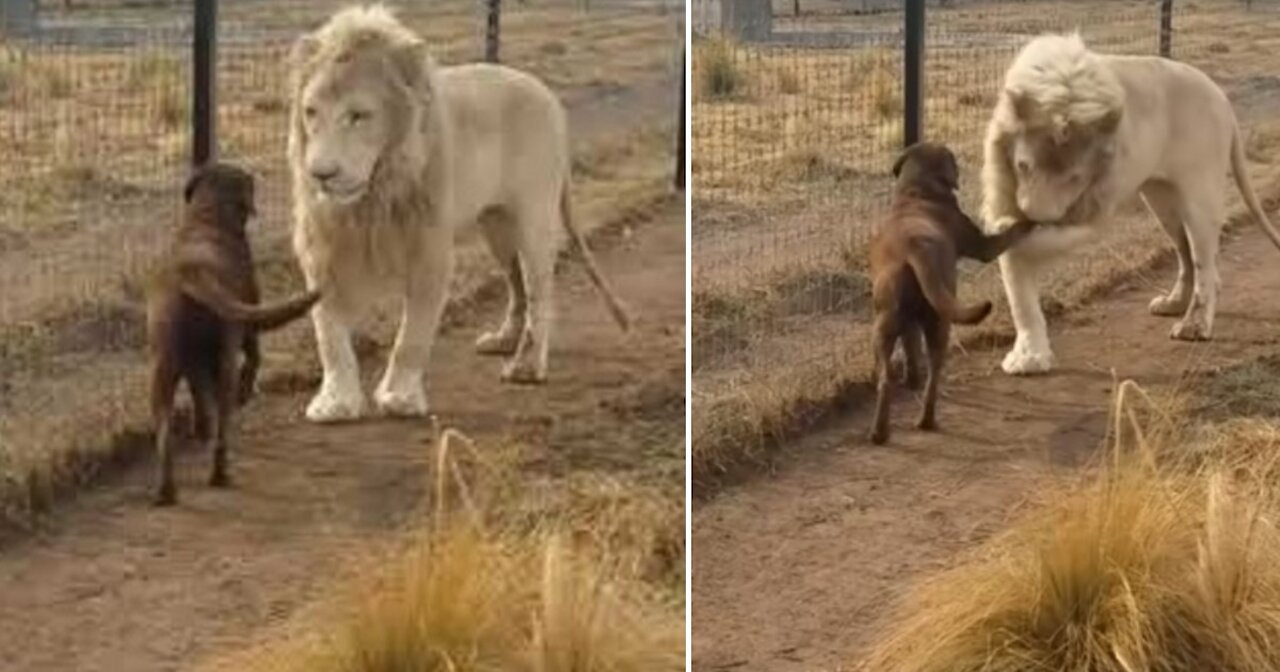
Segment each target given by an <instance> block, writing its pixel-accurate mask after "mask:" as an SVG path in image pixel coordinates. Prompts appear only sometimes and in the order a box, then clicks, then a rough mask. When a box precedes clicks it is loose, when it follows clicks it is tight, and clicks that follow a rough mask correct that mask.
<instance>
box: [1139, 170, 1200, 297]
mask: <svg viewBox="0 0 1280 672" xmlns="http://www.w3.org/2000/svg"><path fill="white" fill-rule="evenodd" d="M1142 202H1143V203H1145V204H1146V205H1147V210H1149V211H1150V212H1151V214H1152V216H1154V217H1155V218H1156V220H1157V221H1159V222H1160V226H1162V227H1164V230H1165V233H1167V234H1169V238H1171V239H1172V240H1173V245H1174V248H1175V249H1176V250H1177V252H1178V279H1177V280H1176V281H1175V283H1174V285H1173V288H1172V289H1170V290H1169V292H1168V293H1167V294H1162V295H1160V296H1157V297H1156V298H1154V299H1152V300H1151V303H1150V304H1149V305H1148V309H1149V310H1150V311H1151V314H1152V315H1160V316H1164V317H1176V316H1178V315H1182V314H1184V313H1186V312H1187V308H1188V306H1190V304H1191V296H1192V294H1193V293H1194V291H1195V285H1194V283H1195V263H1194V262H1193V261H1192V259H1191V241H1190V240H1188V239H1187V231H1186V227H1185V226H1184V224H1183V221H1182V214H1181V208H1180V204H1179V202H1178V194H1177V192H1176V191H1175V190H1174V189H1173V188H1172V187H1171V186H1169V185H1167V184H1165V183H1150V184H1147V185H1144V186H1143V188H1142Z"/></svg>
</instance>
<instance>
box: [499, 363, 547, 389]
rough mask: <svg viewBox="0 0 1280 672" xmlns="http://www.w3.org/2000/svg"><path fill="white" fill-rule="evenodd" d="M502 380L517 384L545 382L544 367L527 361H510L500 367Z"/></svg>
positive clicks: (545, 373) (539, 383)
mask: <svg viewBox="0 0 1280 672" xmlns="http://www.w3.org/2000/svg"><path fill="white" fill-rule="evenodd" d="M502 382H504V383H515V384H517V385H541V384H543V383H545V382H547V371H546V368H545V367H539V366H537V365H535V364H533V363H531V362H527V361H520V360H516V361H511V362H507V364H506V366H503V367H502Z"/></svg>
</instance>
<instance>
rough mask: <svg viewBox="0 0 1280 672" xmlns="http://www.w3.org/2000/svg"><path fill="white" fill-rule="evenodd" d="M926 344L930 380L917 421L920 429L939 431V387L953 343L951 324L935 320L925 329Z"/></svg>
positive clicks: (927, 383) (926, 386)
mask: <svg viewBox="0 0 1280 672" xmlns="http://www.w3.org/2000/svg"><path fill="white" fill-rule="evenodd" d="M924 334H925V344H926V345H927V346H928V351H929V378H928V379H927V380H926V381H925V384H924V406H923V407H922V408H921V409H920V418H919V419H918V420H917V421H916V427H918V428H919V429H926V430H930V429H937V428H938V421H937V417H936V416H937V407H938V385H939V384H940V383H941V382H942V369H943V367H944V366H946V363H947V347H948V346H949V345H950V343H951V324H950V323H949V322H947V321H946V320H937V319H935V320H933V323H932V324H929V325H926V326H925V329H924Z"/></svg>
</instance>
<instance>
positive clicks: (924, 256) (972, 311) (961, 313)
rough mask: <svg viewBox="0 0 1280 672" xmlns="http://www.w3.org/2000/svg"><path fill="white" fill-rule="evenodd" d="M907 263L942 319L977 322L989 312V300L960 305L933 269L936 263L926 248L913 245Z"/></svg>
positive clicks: (985, 317)
mask: <svg viewBox="0 0 1280 672" xmlns="http://www.w3.org/2000/svg"><path fill="white" fill-rule="evenodd" d="M907 263H908V264H909V265H910V266H911V270H912V271H914V272H915V274H916V281H917V282H919V283H920V290H921V291H922V292H924V298H925V300H927V301H928V302H929V305H931V306H933V309H934V310H936V311H938V315H939V316H940V317H941V318H942V319H944V320H946V321H948V322H954V323H956V324H977V323H979V322H981V321H983V320H985V319H987V315H990V314H991V308H992V306H991V302H990V301H983V302H981V303H976V304H974V305H971V306H962V305H960V304H959V303H958V302H957V301H956V296H955V294H954V293H953V292H952V291H951V289H950V288H949V287H947V285H946V283H944V282H943V281H942V278H939V277H938V274H937V273H936V272H935V271H934V269H935V267H936V264H935V263H933V260H932V259H930V258H929V255H928V252H927V251H926V250H922V249H919V248H914V247H913V249H912V250H911V251H910V252H908V253H907Z"/></svg>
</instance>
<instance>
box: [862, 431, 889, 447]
mask: <svg viewBox="0 0 1280 672" xmlns="http://www.w3.org/2000/svg"><path fill="white" fill-rule="evenodd" d="M867 440H868V441H870V442H871V443H873V444H875V445H877V446H883V445H884V444H885V442H886V441H888V440H889V430H888V429H887V428H885V429H873V430H871V431H870V432H868V433H867Z"/></svg>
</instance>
